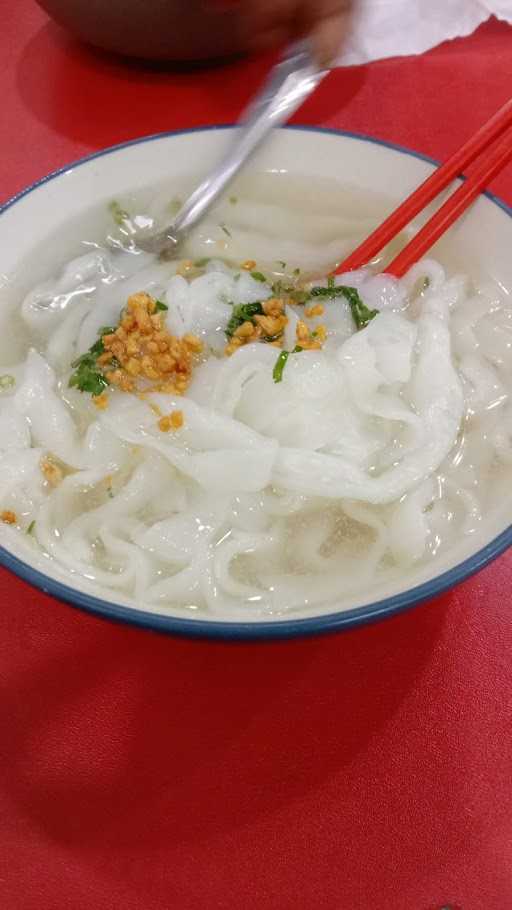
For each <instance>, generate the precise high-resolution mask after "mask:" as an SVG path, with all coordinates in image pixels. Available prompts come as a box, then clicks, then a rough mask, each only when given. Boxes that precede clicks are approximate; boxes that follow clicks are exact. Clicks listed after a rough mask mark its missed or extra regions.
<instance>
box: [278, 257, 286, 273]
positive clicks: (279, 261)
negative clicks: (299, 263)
mask: <svg viewBox="0 0 512 910" xmlns="http://www.w3.org/2000/svg"><path fill="white" fill-rule="evenodd" d="M276 262H277V264H278V265H280V266H281V268H282V270H283V272H284V271H285V270H286V262H283V260H282V259H276Z"/></svg>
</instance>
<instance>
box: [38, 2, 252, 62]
mask: <svg viewBox="0 0 512 910" xmlns="http://www.w3.org/2000/svg"><path fill="white" fill-rule="evenodd" d="M37 3H38V4H39V6H41V7H42V8H43V9H44V10H45V12H47V13H48V15H49V16H51V17H52V19H54V20H55V21H56V22H58V24H59V25H61V26H63V27H64V28H65V29H68V30H69V31H70V32H72V33H73V34H74V35H76V36H77V37H78V38H80V39H81V40H82V41H85V42H87V43H88V44H92V45H94V46H95V47H98V48H101V49H103V50H106V51H113V52H114V53H117V54H122V55H124V56H129V57H137V58H139V59H143V60H156V61H158V60H160V61H165V60H167V61H175V62H178V63H179V62H203V61H207V60H220V59H224V58H226V57H233V56H236V55H237V54H240V53H242V52H243V50H244V42H243V39H242V37H241V28H240V25H239V18H238V16H237V13H236V10H235V9H232V10H230V9H221V8H219V9H215V8H210V7H209V6H208V5H207V3H205V0H37Z"/></svg>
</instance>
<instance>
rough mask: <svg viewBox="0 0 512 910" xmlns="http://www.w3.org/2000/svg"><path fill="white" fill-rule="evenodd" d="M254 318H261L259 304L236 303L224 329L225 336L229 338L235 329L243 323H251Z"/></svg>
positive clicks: (260, 306)
mask: <svg viewBox="0 0 512 910" xmlns="http://www.w3.org/2000/svg"><path fill="white" fill-rule="evenodd" d="M254 316H263V307H262V305H261V303H238V304H236V305H234V306H233V313H232V315H231V319H230V320H229V322H228V324H227V327H226V335H227V336H228V338H231V337H232V336H233V335H234V334H235V332H236V330H237V328H238V327H239V326H241V325H243V323H244V322H252V320H253V318H254Z"/></svg>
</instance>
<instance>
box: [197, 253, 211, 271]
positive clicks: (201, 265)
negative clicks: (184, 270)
mask: <svg viewBox="0 0 512 910" xmlns="http://www.w3.org/2000/svg"><path fill="white" fill-rule="evenodd" d="M209 261H210V259H209V257H208V256H204V257H203V259H196V261H195V262H194V267H195V268H196V269H204V267H205V265H208V263H209Z"/></svg>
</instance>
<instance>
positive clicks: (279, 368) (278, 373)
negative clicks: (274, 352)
mask: <svg viewBox="0 0 512 910" xmlns="http://www.w3.org/2000/svg"><path fill="white" fill-rule="evenodd" d="M302 350H303V348H301V346H300V344H298V345H296V347H294V349H293V351H281V353H280V355H279V357H278V358H277V360H276V365H275V367H274V369H273V370H272V377H273V379H274V382H282V381H283V370H284V368H285V366H286V364H287V363H288V358H289V356H290V354H300V352H301V351H302Z"/></svg>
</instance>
